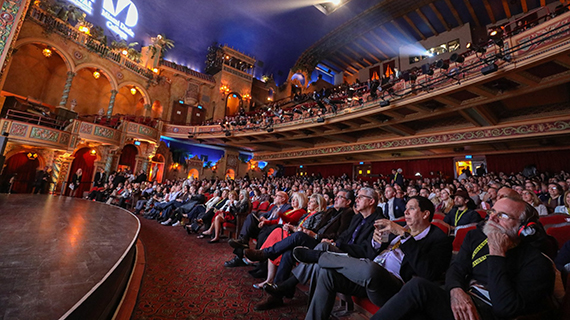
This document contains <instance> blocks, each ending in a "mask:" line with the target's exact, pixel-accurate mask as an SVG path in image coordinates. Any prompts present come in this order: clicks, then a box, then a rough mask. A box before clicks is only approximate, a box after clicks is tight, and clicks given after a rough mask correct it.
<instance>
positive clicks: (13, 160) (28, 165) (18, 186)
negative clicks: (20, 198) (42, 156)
mask: <svg viewBox="0 0 570 320" xmlns="http://www.w3.org/2000/svg"><path fill="white" fill-rule="evenodd" d="M38 167H39V160H38V159H35V160H29V159H28V156H27V155H26V153H18V154H16V155H13V156H12V157H10V159H8V160H7V161H6V167H5V168H4V173H3V174H2V179H1V181H2V185H3V186H5V187H4V188H5V190H4V191H8V183H9V180H10V178H11V177H13V176H14V175H16V180H15V182H14V185H13V186H12V192H13V193H28V192H32V189H33V185H34V179H35V177H36V170H37V168H38Z"/></svg>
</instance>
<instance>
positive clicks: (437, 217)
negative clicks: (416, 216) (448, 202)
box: [433, 213, 445, 221]
mask: <svg viewBox="0 0 570 320" xmlns="http://www.w3.org/2000/svg"><path fill="white" fill-rule="evenodd" d="M436 219H437V220H441V221H443V219H445V214H443V213H434V215H433V220H436Z"/></svg>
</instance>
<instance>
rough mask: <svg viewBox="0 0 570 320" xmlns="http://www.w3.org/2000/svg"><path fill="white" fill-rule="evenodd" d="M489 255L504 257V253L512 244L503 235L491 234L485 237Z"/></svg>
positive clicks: (507, 237)
mask: <svg viewBox="0 0 570 320" xmlns="http://www.w3.org/2000/svg"><path fill="white" fill-rule="evenodd" d="M487 238H488V239H489V240H488V245H489V254H490V255H492V256H501V257H504V256H505V253H506V252H507V250H509V248H510V247H511V246H512V245H513V242H512V241H511V239H510V238H509V236H507V235H506V234H504V233H498V232H491V233H489V234H488V235H487Z"/></svg>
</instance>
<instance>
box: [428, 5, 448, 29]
mask: <svg viewBox="0 0 570 320" xmlns="http://www.w3.org/2000/svg"><path fill="white" fill-rule="evenodd" d="M429 7H430V8H431V10H432V11H433V12H434V13H435V15H436V16H437V18H438V19H439V22H441V24H442V25H443V27H444V28H445V30H447V31H449V30H451V28H450V27H449V23H447V21H445V19H444V18H443V15H442V14H441V12H439V10H437V7H436V6H435V5H434V4H433V2H432V3H430V4H429Z"/></svg>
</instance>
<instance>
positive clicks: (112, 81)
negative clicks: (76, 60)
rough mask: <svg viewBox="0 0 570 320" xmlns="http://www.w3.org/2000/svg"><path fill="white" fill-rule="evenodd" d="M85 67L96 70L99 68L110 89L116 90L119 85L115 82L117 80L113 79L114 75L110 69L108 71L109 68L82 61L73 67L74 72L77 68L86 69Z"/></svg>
mask: <svg viewBox="0 0 570 320" xmlns="http://www.w3.org/2000/svg"><path fill="white" fill-rule="evenodd" d="M87 68H95V69H97V70H101V71H102V72H101V73H102V74H103V75H104V76H105V78H107V80H109V83H110V84H111V89H112V90H118V88H119V85H118V83H117V80H116V79H115V77H114V76H113V74H112V73H111V71H109V69H107V68H105V67H103V66H101V65H98V64H95V63H82V64H79V65H77V66H76V67H75V72H76V73H77V72H78V71H79V70H83V69H87Z"/></svg>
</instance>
